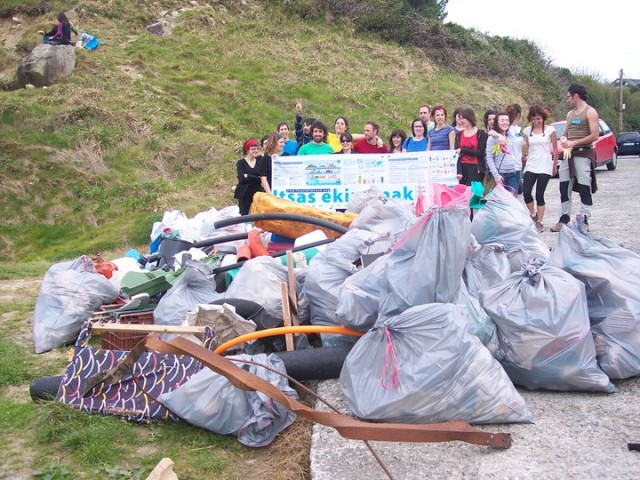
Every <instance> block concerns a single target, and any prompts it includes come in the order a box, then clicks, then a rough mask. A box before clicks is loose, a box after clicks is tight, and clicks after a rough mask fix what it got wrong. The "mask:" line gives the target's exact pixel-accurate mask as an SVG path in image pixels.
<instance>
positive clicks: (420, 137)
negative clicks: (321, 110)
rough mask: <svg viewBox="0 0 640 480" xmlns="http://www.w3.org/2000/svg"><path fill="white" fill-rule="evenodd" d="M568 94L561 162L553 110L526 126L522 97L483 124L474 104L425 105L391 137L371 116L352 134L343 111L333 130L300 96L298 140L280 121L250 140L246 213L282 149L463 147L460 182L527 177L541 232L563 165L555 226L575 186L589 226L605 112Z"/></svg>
mask: <svg viewBox="0 0 640 480" xmlns="http://www.w3.org/2000/svg"><path fill="white" fill-rule="evenodd" d="M566 101H567V105H568V106H569V107H570V112H569V113H568V115H567V128H566V135H565V136H563V137H561V138H560V146H561V147H562V149H563V150H566V151H567V152H569V149H571V151H572V152H573V155H571V156H570V158H567V161H562V162H561V163H560V167H559V166H558V162H559V158H560V155H559V151H558V138H557V134H556V131H555V129H554V128H553V127H551V126H549V125H547V124H546V122H547V120H548V119H549V117H550V116H551V113H550V112H549V110H547V109H546V108H544V107H541V106H539V105H532V106H531V107H530V108H529V111H528V115H527V120H528V122H529V125H528V126H527V127H526V128H524V129H522V127H521V125H520V124H521V121H522V116H523V111H522V107H521V106H520V105H518V104H511V105H508V106H506V107H505V108H504V109H503V110H502V111H497V110H487V111H486V112H485V113H484V116H483V124H484V125H483V126H484V128H481V127H480V126H478V121H477V118H476V114H475V112H474V111H473V110H472V109H471V108H458V109H456V110H455V111H454V112H453V115H452V118H453V121H452V123H451V124H449V123H448V115H447V109H446V108H445V107H444V106H442V105H437V106H434V107H433V108H431V107H430V106H429V105H421V106H420V108H419V109H418V116H417V117H416V118H415V119H414V120H413V121H412V122H411V131H410V133H411V135H407V134H406V133H405V131H404V130H403V129H400V128H399V129H396V130H394V131H393V132H392V133H391V136H390V137H389V141H388V143H385V142H384V141H383V139H382V137H381V136H380V128H379V126H378V124H377V123H376V122H373V121H367V122H366V123H365V125H364V129H363V133H361V134H359V133H352V132H351V131H350V130H349V121H348V120H347V119H346V118H345V117H343V116H339V117H337V118H336V119H335V122H334V125H333V127H334V132H329V130H328V127H327V125H326V124H324V123H323V122H322V121H320V120H317V119H315V118H304V117H303V113H302V112H303V109H302V102H301V101H298V102H296V106H295V108H296V118H295V124H294V132H295V140H294V139H292V138H289V134H290V130H289V126H288V124H287V123H286V122H281V123H279V124H278V126H277V131H276V132H273V133H271V134H270V135H265V136H264V137H263V138H262V139H261V142H260V144H258V142H257V141H256V140H255V139H253V138H251V139H249V140H247V141H246V142H245V143H244V145H243V149H242V150H243V158H241V159H240V160H238V162H237V175H238V184H237V186H236V189H235V198H237V199H238V203H239V207H240V214H241V215H246V214H248V213H249V209H250V207H251V202H252V198H253V195H254V193H256V192H258V191H263V192H267V193H271V165H272V160H273V159H274V158H275V157H277V156H286V155H298V156H306V155H328V154H351V153H359V154H367V153H392V154H393V153H403V152H421V151H436V150H454V151H456V153H458V161H457V177H458V181H459V182H460V183H461V184H464V185H471V183H472V182H484V181H486V179H487V177H488V176H489V175H490V176H492V177H493V180H494V181H495V183H496V184H498V185H500V184H502V185H504V186H505V187H506V188H507V189H509V190H510V191H511V192H512V193H513V194H514V195H515V196H517V194H518V191H519V188H520V183H521V176H522V180H523V182H522V183H523V187H522V190H523V196H524V201H525V204H526V206H527V208H528V210H529V213H530V215H531V219H532V221H533V222H534V224H535V226H536V229H537V230H538V231H539V232H542V231H543V229H544V225H543V220H544V212H545V199H544V194H545V190H546V188H547V184H548V182H549V179H550V178H551V177H552V176H555V175H556V174H558V172H559V175H560V194H561V202H562V216H561V218H560V220H559V222H558V223H557V224H556V225H554V226H553V227H552V228H551V231H559V230H560V228H561V227H562V226H563V225H565V224H567V223H568V222H569V216H570V214H571V191H573V190H577V191H578V192H579V193H580V200H581V212H580V213H582V214H583V215H584V217H585V221H586V223H587V228H588V218H589V217H590V214H591V212H590V207H591V205H592V204H593V202H592V198H591V193H592V190H591V179H592V175H593V174H594V173H593V165H592V160H595V158H594V157H593V148H592V147H593V142H594V140H595V139H597V138H598V132H599V128H598V114H597V112H596V110H595V109H594V108H593V107H590V106H589V105H588V104H587V103H586V102H587V91H586V89H585V87H584V86H582V85H579V84H572V85H571V86H569V88H568V90H567V95H566ZM260 149H262V153H260ZM523 172H524V174H523ZM534 186H535V202H534V196H533V189H534Z"/></svg>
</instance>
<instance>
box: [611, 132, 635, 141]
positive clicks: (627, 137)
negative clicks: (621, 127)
mask: <svg viewBox="0 0 640 480" xmlns="http://www.w3.org/2000/svg"><path fill="white" fill-rule="evenodd" d="M638 140H640V133H638V132H624V133H620V134H618V137H617V138H616V141H618V142H634V141H638Z"/></svg>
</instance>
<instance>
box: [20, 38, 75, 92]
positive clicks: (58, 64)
mask: <svg viewBox="0 0 640 480" xmlns="http://www.w3.org/2000/svg"><path fill="white" fill-rule="evenodd" d="M75 67H76V51H75V49H74V48H73V46H72V45H38V46H37V47H36V48H34V49H33V51H32V52H31V53H30V54H29V56H28V57H27V59H26V60H25V61H24V62H23V63H22V65H20V66H19V67H18V71H17V73H16V75H17V80H18V84H20V86H22V87H24V86H26V85H28V84H31V85H35V86H36V87H43V86H45V85H46V86H48V85H51V84H53V83H55V82H56V81H58V80H60V79H62V78H64V77H67V76H69V75H71V73H72V72H73V69H74V68H75Z"/></svg>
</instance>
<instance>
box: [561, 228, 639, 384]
mask: <svg viewBox="0 0 640 480" xmlns="http://www.w3.org/2000/svg"><path fill="white" fill-rule="evenodd" d="M549 263H550V264H552V265H555V266H557V267H560V268H562V269H564V270H566V271H567V272H569V273H570V274H571V275H573V276H574V277H576V278H577V279H578V280H580V281H581V282H582V283H583V284H584V286H585V290H586V293H587V304H588V307H589V318H590V320H591V332H592V333H593V336H594V341H595V345H596V354H597V358H598V362H599V363H600V368H602V370H603V371H604V373H606V374H607V375H608V376H609V378H614V379H621V378H629V377H633V376H637V375H640V276H639V272H640V256H639V255H637V254H635V253H633V252H631V251H629V250H627V249H626V248H624V247H622V246H620V245H618V244H616V243H614V242H611V241H609V240H606V239H604V238H594V237H592V236H591V235H589V234H588V233H586V232H584V231H583V230H582V229H581V228H580V226H579V225H578V224H577V223H576V222H575V221H572V222H571V223H569V225H567V226H566V227H565V228H563V229H562V230H560V234H559V236H558V242H557V243H556V245H555V247H554V248H553V250H552V252H551V257H550V258H549Z"/></svg>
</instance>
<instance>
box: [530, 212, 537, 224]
mask: <svg viewBox="0 0 640 480" xmlns="http://www.w3.org/2000/svg"><path fill="white" fill-rule="evenodd" d="M531 221H532V222H533V223H538V214H537V213H534V214H533V215H531Z"/></svg>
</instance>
